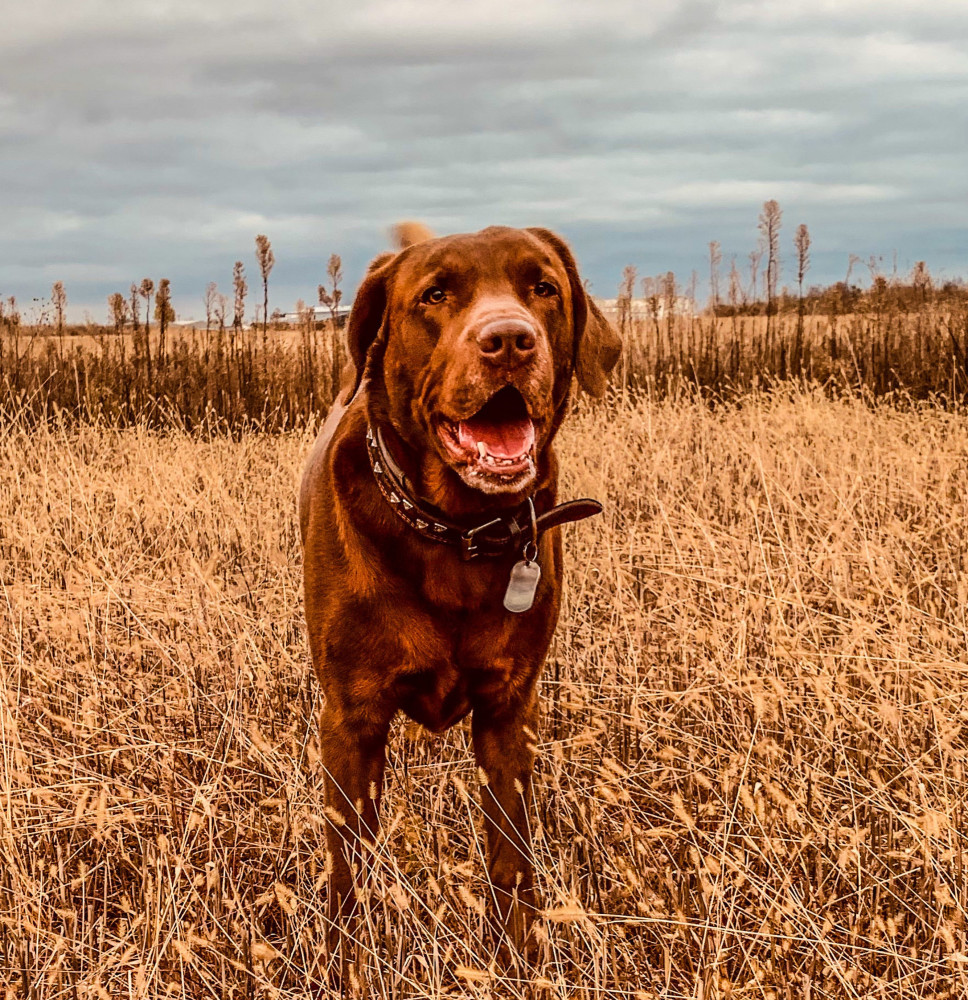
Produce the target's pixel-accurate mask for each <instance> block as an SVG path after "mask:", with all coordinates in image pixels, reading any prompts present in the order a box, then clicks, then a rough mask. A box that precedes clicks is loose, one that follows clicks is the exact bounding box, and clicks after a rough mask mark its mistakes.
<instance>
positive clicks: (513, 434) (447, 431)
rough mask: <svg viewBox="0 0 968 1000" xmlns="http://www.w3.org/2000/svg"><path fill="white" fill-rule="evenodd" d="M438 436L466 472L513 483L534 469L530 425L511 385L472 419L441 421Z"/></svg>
mask: <svg viewBox="0 0 968 1000" xmlns="http://www.w3.org/2000/svg"><path fill="white" fill-rule="evenodd" d="M440 436H441V439H442V440H443V442H444V445H445V446H446V448H447V450H448V451H449V452H450V453H451V455H453V456H454V458H456V459H457V460H458V461H459V462H460V463H461V464H462V465H463V466H464V467H465V468H466V469H467V471H468V472H472V473H476V474H477V475H478V476H480V475H481V474H484V475H485V476H487V477H488V478H491V479H494V478H497V479H501V480H509V481H510V480H516V479H518V478H519V477H520V476H521V473H523V472H531V471H532V470H533V469H534V442H535V432H534V422H533V421H532V419H531V417H530V415H529V414H528V407H527V404H526V403H525V401H524V397H523V396H522V395H521V393H520V392H518V390H517V389H515V388H514V386H510V385H507V386H505V387H504V388H503V389H500V390H499V391H498V392H496V393H495V394H494V395H493V396H491V398H490V399H489V400H488V401H487V402H486V403H485V404H484V405H483V406H482V407H481V408H480V409H479V410H478V411H477V412H476V413H475V414H473V416H470V417H465V418H464V419H463V420H457V421H451V420H444V421H442V423H441V425H440Z"/></svg>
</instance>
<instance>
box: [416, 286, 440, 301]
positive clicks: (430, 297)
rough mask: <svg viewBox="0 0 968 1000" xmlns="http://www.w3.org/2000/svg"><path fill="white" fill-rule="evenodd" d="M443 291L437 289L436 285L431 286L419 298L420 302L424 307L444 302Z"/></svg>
mask: <svg viewBox="0 0 968 1000" xmlns="http://www.w3.org/2000/svg"><path fill="white" fill-rule="evenodd" d="M444 298H445V296H444V290H443V289H442V288H438V287H437V286H436V285H431V286H430V288H428V289H427V290H426V291H425V292H424V293H423V295H421V296H420V301H421V302H422V303H423V304H424V305H426V306H435V305H438V304H439V303H441V302H443V301H444Z"/></svg>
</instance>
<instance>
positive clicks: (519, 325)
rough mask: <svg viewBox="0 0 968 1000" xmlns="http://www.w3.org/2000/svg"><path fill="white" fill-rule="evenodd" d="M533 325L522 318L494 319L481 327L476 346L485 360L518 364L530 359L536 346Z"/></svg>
mask: <svg viewBox="0 0 968 1000" xmlns="http://www.w3.org/2000/svg"><path fill="white" fill-rule="evenodd" d="M537 340H538V338H537V336H536V335H535V330H534V327H533V326H532V325H531V324H530V323H528V322H526V321H525V320H522V319H496V320H492V321H491V322H490V323H487V324H485V325H484V326H483V327H481V330H480V332H479V333H478V334H477V346H478V348H479V349H480V352H481V354H483V355H484V357H485V359H486V360H487V361H490V362H492V363H493V364H500V365H519V364H522V363H524V362H525V361H528V360H530V358H531V357H532V355H533V354H534V352H535V347H536V346H537Z"/></svg>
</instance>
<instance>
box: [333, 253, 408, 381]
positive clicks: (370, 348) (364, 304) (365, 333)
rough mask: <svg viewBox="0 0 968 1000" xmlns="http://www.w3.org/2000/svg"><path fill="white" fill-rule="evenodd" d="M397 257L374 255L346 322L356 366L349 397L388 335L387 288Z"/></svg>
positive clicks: (384, 254)
mask: <svg viewBox="0 0 968 1000" xmlns="http://www.w3.org/2000/svg"><path fill="white" fill-rule="evenodd" d="M396 259H397V255H396V254H395V253H381V254H380V255H379V256H378V257H376V258H374V260H373V261H372V263H371V264H370V266H369V268H368V270H367V272H366V277H365V278H364V279H363V283H362V284H361V285H360V287H359V289H358V290H357V292H356V298H355V299H353V307H352V309H350V318H349V321H348V322H347V324H346V341H347V346H348V347H349V351H350V358H351V359H352V361H353V368H354V374H353V391H352V392H351V393H350V396H349V398H350V399H352V398H353V396H355V395H356V390H357V389H359V387H360V382H362V381H363V378H364V376H366V375H367V367H368V365H369V364H370V363H371V359H372V358H375V356H376V355H377V354H379V353H380V351H381V349H382V344H383V342H384V340H385V337H386V333H385V319H386V311H387V298H388V296H387V290H388V288H389V282H390V280H391V279H392V277H393V274H394V272H395V271H396V264H395V262H396Z"/></svg>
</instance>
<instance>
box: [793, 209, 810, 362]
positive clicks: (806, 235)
mask: <svg viewBox="0 0 968 1000" xmlns="http://www.w3.org/2000/svg"><path fill="white" fill-rule="evenodd" d="M793 246H794V248H795V249H796V251H797V342H796V360H795V364H796V366H797V374H798V375H799V374H801V373H802V371H803V365H802V355H803V279H804V278H806V276H807V271H808V270H809V269H810V231H809V230H808V229H807V227H806V225H805V224H804V223H802V222H801V223H800V225H799V226H797V231H796V234H795V235H794V237H793Z"/></svg>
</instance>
